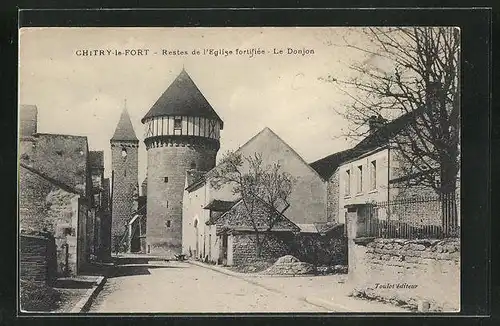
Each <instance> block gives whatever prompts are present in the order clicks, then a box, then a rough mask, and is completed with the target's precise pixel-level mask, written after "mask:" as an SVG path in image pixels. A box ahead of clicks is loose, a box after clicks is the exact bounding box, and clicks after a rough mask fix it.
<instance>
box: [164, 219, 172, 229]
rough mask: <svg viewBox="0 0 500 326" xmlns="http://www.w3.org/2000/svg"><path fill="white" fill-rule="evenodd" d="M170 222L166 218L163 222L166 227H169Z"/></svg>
mask: <svg viewBox="0 0 500 326" xmlns="http://www.w3.org/2000/svg"><path fill="white" fill-rule="evenodd" d="M170 224H171V223H170V220H167V221H166V222H165V225H166V226H167V228H169V227H170Z"/></svg>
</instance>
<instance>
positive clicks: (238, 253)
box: [233, 233, 292, 265]
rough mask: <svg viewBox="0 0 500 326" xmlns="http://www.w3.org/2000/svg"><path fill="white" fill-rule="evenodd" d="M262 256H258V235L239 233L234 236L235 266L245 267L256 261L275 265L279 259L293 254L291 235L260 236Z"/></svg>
mask: <svg viewBox="0 0 500 326" xmlns="http://www.w3.org/2000/svg"><path fill="white" fill-rule="evenodd" d="M259 237H260V238H259V242H260V243H261V255H260V257H259V256H258V255H257V240H256V235H255V234H252V233H239V234H234V235H233V265H245V264H250V263H252V262H255V261H268V262H271V263H274V262H275V261H276V260H277V259H278V258H279V257H281V256H285V255H287V254H290V253H291V252H292V249H291V248H290V243H291V241H292V239H291V234H290V235H289V236H287V235H285V234H267V235H264V234H262V233H261V234H259Z"/></svg>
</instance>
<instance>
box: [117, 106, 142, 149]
mask: <svg viewBox="0 0 500 326" xmlns="http://www.w3.org/2000/svg"><path fill="white" fill-rule="evenodd" d="M111 140H112V141H113V140H115V141H119V140H128V141H139V139H137V136H136V135H135V131H134V127H133V126H132V121H130V116H129V115H128V111H127V109H126V108H124V109H123V111H122V114H121V116H120V120H119V121H118V125H117V126H116V130H115V133H114V135H113V137H111Z"/></svg>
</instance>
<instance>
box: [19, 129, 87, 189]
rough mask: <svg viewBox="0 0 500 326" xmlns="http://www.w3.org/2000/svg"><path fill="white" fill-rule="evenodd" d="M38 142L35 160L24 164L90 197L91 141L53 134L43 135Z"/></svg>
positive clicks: (37, 138)
mask: <svg viewBox="0 0 500 326" xmlns="http://www.w3.org/2000/svg"><path fill="white" fill-rule="evenodd" d="M35 138H36V142H35V145H34V146H35V148H34V150H33V154H32V157H29V158H26V159H25V160H22V161H23V162H24V163H26V164H27V165H30V166H32V167H34V168H35V169H37V170H38V171H40V172H42V173H44V174H45V175H47V176H49V177H51V178H54V179H56V180H58V181H60V182H62V183H64V184H67V185H68V186H70V187H72V188H74V189H76V190H77V191H78V192H79V193H80V194H81V195H84V196H85V195H88V194H89V193H90V189H91V180H90V173H89V166H88V145H87V138H86V137H80V136H69V135H53V134H39V135H37V136H36V137H35Z"/></svg>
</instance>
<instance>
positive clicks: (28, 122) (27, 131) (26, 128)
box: [19, 105, 38, 138]
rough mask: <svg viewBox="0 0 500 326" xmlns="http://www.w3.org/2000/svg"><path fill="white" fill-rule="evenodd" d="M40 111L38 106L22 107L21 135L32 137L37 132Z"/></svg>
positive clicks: (20, 118) (20, 119) (20, 116)
mask: <svg viewBox="0 0 500 326" xmlns="http://www.w3.org/2000/svg"><path fill="white" fill-rule="evenodd" d="M37 116H38V109H37V107H36V105H21V107H20V110H19V135H20V136H21V137H22V138H24V137H32V136H33V135H34V134H36V132H37V118H38V117H37Z"/></svg>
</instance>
